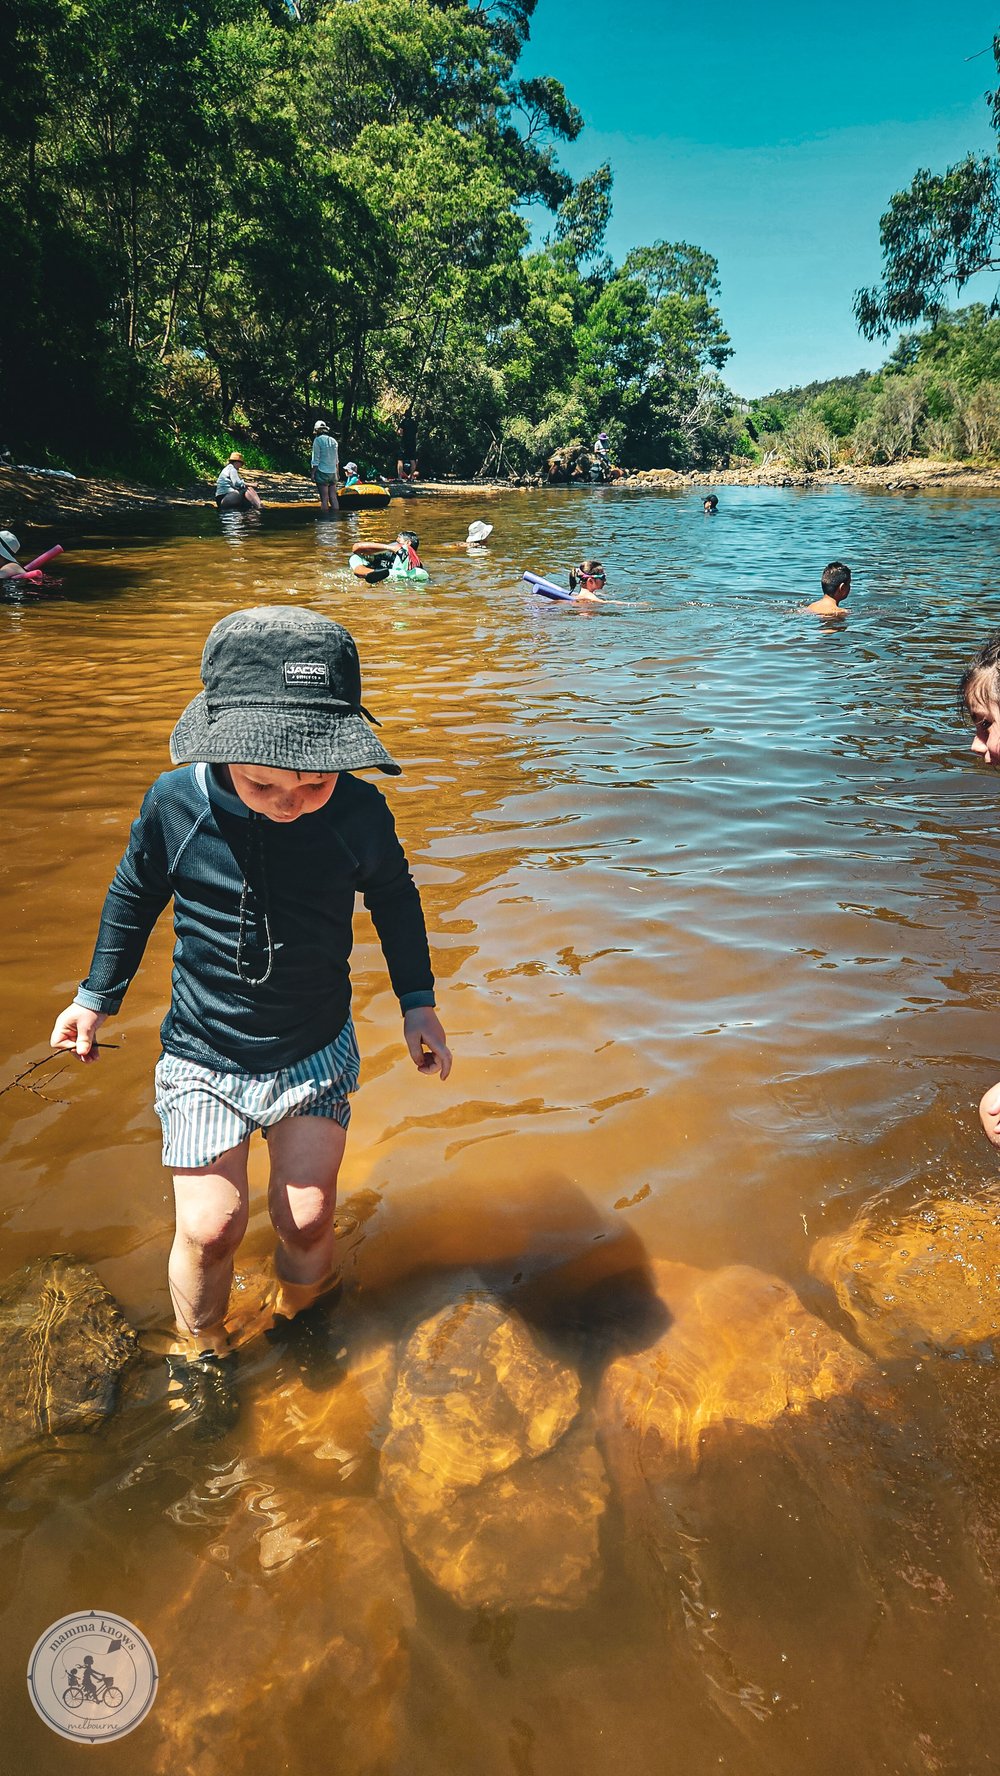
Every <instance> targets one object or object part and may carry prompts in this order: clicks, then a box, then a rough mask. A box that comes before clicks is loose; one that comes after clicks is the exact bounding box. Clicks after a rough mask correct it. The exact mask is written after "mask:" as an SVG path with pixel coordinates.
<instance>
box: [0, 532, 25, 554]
mask: <svg viewBox="0 0 1000 1776" xmlns="http://www.w3.org/2000/svg"><path fill="white" fill-rule="evenodd" d="M20 547H21V545H20V543H19V542H18V540H17V538H16V536H15V535H14V532H13V531H12V530H0V559H5V560H7V561H13V560H14V558H15V556H16V555H17V551H18V549H19V548H20Z"/></svg>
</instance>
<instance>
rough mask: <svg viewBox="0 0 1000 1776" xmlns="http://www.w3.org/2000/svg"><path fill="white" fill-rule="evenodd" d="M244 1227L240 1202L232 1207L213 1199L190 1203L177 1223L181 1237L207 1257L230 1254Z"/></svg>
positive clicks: (244, 1219) (227, 1255) (243, 1215)
mask: <svg viewBox="0 0 1000 1776" xmlns="http://www.w3.org/2000/svg"><path fill="white" fill-rule="evenodd" d="M246 1229H247V1214H246V1210H245V1209H244V1208H243V1205H242V1204H241V1203H238V1204H236V1205H235V1206H234V1207H232V1208H224V1207H219V1206H218V1205H217V1204H213V1203H204V1204H198V1205H194V1206H192V1207H191V1208H190V1209H189V1210H188V1211H187V1212H186V1213H185V1214H184V1215H183V1217H182V1218H180V1219H179V1220H178V1223H177V1231H178V1233H179V1234H180V1236H181V1238H182V1239H183V1240H185V1241H186V1242H187V1244H188V1245H189V1246H194V1247H195V1248H196V1249H197V1250H198V1251H199V1252H201V1253H202V1255H203V1256H204V1257H205V1258H207V1259H209V1260H212V1259H219V1258H229V1257H231V1255H232V1254H233V1252H235V1250H236V1248H237V1246H238V1245H239V1243H240V1241H241V1239H242V1238H243V1235H244V1234H245V1232H246Z"/></svg>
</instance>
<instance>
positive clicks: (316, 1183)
mask: <svg viewBox="0 0 1000 1776" xmlns="http://www.w3.org/2000/svg"><path fill="white" fill-rule="evenodd" d="M346 1143H347V1130H346V1129H342V1128H341V1126H340V1124H339V1122H332V1121H330V1120H329V1119H328V1118H327V1117H324V1116H289V1117H286V1119H285V1121H284V1122H279V1123H276V1124H275V1126H274V1127H273V1128H271V1129H268V1131H267V1145H268V1151H269V1153H270V1157H271V1182H270V1186H269V1190H268V1205H267V1206H268V1210H269V1212H270V1216H271V1221H272V1224H273V1226H274V1231H275V1233H276V1234H277V1236H278V1242H279V1243H278V1251H277V1254H276V1258H275V1269H276V1271H277V1274H278V1281H279V1285H280V1290H281V1295H280V1299H279V1302H278V1307H279V1310H280V1311H282V1312H285V1313H287V1314H295V1313H298V1312H300V1311H301V1309H302V1308H304V1307H308V1306H309V1304H310V1303H311V1302H312V1301H314V1300H315V1299H316V1297H317V1296H318V1295H319V1294H321V1292H322V1290H323V1289H324V1287H326V1286H327V1285H328V1284H329V1283H330V1282H331V1281H332V1280H333V1272H334V1241H335V1235H334V1227H333V1217H334V1211H335V1209H336V1207H337V1174H338V1172H339V1171H340V1162H341V1160H342V1159H343V1157H344V1147H345V1145H346Z"/></svg>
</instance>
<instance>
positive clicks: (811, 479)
mask: <svg viewBox="0 0 1000 1776" xmlns="http://www.w3.org/2000/svg"><path fill="white" fill-rule="evenodd" d="M252 478H253V481H254V484H255V486H256V487H257V488H258V489H259V491H260V495H261V498H262V499H263V501H264V503H265V505H277V506H292V505H297V504H300V503H303V502H305V503H314V502H315V500H316V490H315V487H314V486H313V483H312V482H311V481H309V480H307V479H306V477H305V476H304V475H288V474H267V473H264V472H263V471H262V472H261V473H259V474H256V473H255V474H254V475H253V477H252ZM387 485H388V488H389V491H390V493H391V494H392V496H393V498H394V499H406V500H413V499H426V498H428V497H435V498H447V497H448V496H454V495H465V494H470V493H477V494H479V495H481V496H486V497H488V496H490V495H495V494H497V493H502V492H511V491H517V490H520V491H530V490H531V489H532V488H533V487H534V486H535V485H537V484H536V483H535V482H534V481H533V480H532V479H526V480H523V481H420V482H417V483H409V482H405V481H393V482H389V483H387ZM617 485H618V486H619V487H622V488H631V487H650V488H655V487H662V488H666V489H668V490H669V489H671V488H682V487H692V488H694V487H826V486H846V487H858V488H878V489H883V490H886V491H888V492H923V491H924V490H930V489H932V488H940V487H949V488H950V487H953V488H954V489H955V490H956V492H957V491H959V490H961V491H962V492H969V491H974V490H975V489H977V488H980V489H984V490H985V489H994V488H1000V464H997V465H995V466H989V467H984V466H982V465H980V464H976V463H959V462H943V461H935V460H933V459H929V458H925V457H913V458H910V459H909V460H908V461H905V462H897V463H884V464H879V465H878V466H874V467H860V466H856V465H844V466H842V467H838V468H835V469H820V470H816V471H814V472H811V473H805V472H802V471H798V470H790V469H786V468H785V467H783V466H782V465H776V466H772V467H767V468H739V469H681V470H678V469H649V470H646V471H645V472H643V473H640V474H636V475H631V476H629V478H628V480H627V481H623V482H619V483H618V484H617ZM577 491H579V490H577ZM605 491H606V490H605ZM213 492H214V489H213V486H212V485H211V484H210V483H209V482H207V481H205V482H198V483H196V484H194V485H192V486H190V487H176V488H164V487H147V486H144V485H143V484H142V483H141V482H135V481H123V480H117V479H115V478H113V477H107V476H91V475H80V476H68V475H64V474H55V473H53V472H52V471H45V470H35V469H21V468H7V467H4V466H2V465H0V526H2V525H10V526H13V527H14V529H17V527H18V525H20V526H21V527H22V528H23V527H25V526H32V525H34V526H38V527H44V526H48V525H52V524H65V523H74V522H79V521H80V520H81V519H88V520H94V521H97V522H100V521H101V520H102V519H108V518H118V517H122V516H127V515H129V514H136V515H140V516H141V515H142V514H144V513H145V514H148V515H152V514H153V513H155V512H163V511H169V510H171V509H172V508H182V509H192V508H198V507H203V506H208V507H211V506H214V503H215V502H214V499H213ZM318 509H319V508H318V506H317V510H318Z"/></svg>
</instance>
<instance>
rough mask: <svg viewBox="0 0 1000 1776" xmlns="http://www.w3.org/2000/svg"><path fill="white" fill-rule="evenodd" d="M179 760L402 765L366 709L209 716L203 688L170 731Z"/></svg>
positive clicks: (394, 773) (354, 767)
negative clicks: (376, 730)
mask: <svg viewBox="0 0 1000 1776" xmlns="http://www.w3.org/2000/svg"><path fill="white" fill-rule="evenodd" d="M170 757H171V758H172V760H173V762H174V764H175V765H265V766H267V767H268V768H269V769H272V770H277V771H364V770H366V769H368V768H370V767H374V768H375V769H376V770H379V771H384V772H385V773H386V775H387V776H389V777H399V776H401V775H402V767H401V766H400V765H397V763H396V761H395V759H394V758H391V757H390V756H389V754H388V753H387V752H386V750H385V747H384V746H383V745H382V742H381V741H380V740H377V739H376V738H375V735H374V734H373V733H372V731H371V728H370V727H369V726H368V723H367V722H366V721H365V720H364V717H363V716H360V715H353V714H347V715H329V716H322V715H320V714H318V713H317V711H316V710H312V709H265V708H254V709H247V708H230V709H222V710H220V711H219V712H218V713H217V714H216V715H215V716H214V717H210V716H209V711H208V702H207V698H206V695H205V692H204V691H202V692H201V693H200V695H199V696H197V697H195V698H194V699H193V700H192V701H191V702H190V703H189V704H188V706H187V708H186V709H185V711H184V713H183V715H182V716H181V718H180V721H179V722H178V723H177V726H176V727H175V729H174V731H173V733H172V734H171V736H170Z"/></svg>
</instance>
